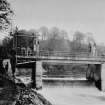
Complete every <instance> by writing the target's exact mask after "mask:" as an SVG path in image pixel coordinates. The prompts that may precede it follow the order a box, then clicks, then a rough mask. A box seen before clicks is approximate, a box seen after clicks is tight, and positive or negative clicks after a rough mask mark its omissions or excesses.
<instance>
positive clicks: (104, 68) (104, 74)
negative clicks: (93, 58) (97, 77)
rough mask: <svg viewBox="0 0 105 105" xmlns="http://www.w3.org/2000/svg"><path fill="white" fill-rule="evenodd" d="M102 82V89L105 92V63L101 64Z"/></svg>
mask: <svg viewBox="0 0 105 105" xmlns="http://www.w3.org/2000/svg"><path fill="white" fill-rule="evenodd" d="M101 82H102V83H101V87H102V91H103V92H105V64H102V65H101Z"/></svg>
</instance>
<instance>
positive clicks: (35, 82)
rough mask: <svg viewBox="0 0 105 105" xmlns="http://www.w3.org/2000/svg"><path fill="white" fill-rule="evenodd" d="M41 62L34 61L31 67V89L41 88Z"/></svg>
mask: <svg viewBox="0 0 105 105" xmlns="http://www.w3.org/2000/svg"><path fill="white" fill-rule="evenodd" d="M42 69H43V68H42V62H41V61H36V62H34V64H33V67H32V78H31V79H32V88H36V89H41V88H42Z"/></svg>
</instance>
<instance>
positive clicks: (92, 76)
mask: <svg viewBox="0 0 105 105" xmlns="http://www.w3.org/2000/svg"><path fill="white" fill-rule="evenodd" d="M55 61H57V64H62V63H63V64H66V63H67V64H73V63H78V62H79V63H81V64H82V62H81V60H80V61H79V60H78V61H73V60H72V61H71V62H63V60H60V59H57V60H54V62H53V60H52V59H48V60H46V59H45V60H44V59H43V60H41V59H40V60H39V59H36V60H35V61H28V62H23V63H18V64H17V67H29V68H32V81H33V87H35V88H36V89H39V88H42V72H43V68H42V63H43V62H47V63H48V62H49V63H51V64H53V63H56V62H55ZM61 61H62V63H61ZM65 61H66V60H65ZM67 61H68V60H67ZM91 62H93V63H92V64H91ZM97 62H98V61H97ZM97 62H94V61H89V62H88V63H87V61H86V63H85V61H84V63H83V64H88V70H87V73H88V74H87V75H88V76H87V75H86V78H87V80H93V81H94V83H95V85H96V87H97V88H98V89H100V90H102V91H103V92H104V91H105V64H104V62H103V63H102V61H101V62H100V61H99V63H97Z"/></svg>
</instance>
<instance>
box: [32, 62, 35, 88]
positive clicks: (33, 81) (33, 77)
mask: <svg viewBox="0 0 105 105" xmlns="http://www.w3.org/2000/svg"><path fill="white" fill-rule="evenodd" d="M31 80H32V88H36V61H35V62H34V63H33V64H32V77H31Z"/></svg>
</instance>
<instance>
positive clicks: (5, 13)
mask: <svg viewBox="0 0 105 105" xmlns="http://www.w3.org/2000/svg"><path fill="white" fill-rule="evenodd" d="M12 15H13V11H12V9H11V7H10V4H9V3H8V2H7V0H0V30H6V29H8V28H9V26H10V24H11V16H12Z"/></svg>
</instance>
